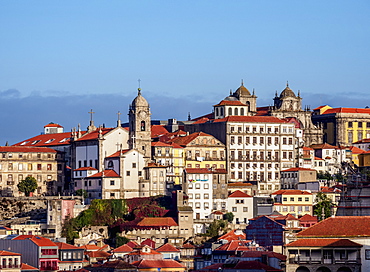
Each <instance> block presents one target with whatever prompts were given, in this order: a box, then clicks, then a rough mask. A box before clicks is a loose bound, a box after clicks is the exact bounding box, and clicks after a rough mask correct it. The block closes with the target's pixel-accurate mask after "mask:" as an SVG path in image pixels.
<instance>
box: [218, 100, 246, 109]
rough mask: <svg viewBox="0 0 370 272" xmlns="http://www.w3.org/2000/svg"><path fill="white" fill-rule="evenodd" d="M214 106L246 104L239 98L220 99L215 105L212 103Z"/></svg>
mask: <svg viewBox="0 0 370 272" xmlns="http://www.w3.org/2000/svg"><path fill="white" fill-rule="evenodd" d="M215 106H246V104H243V103H242V102H240V101H239V100H231V101H230V100H222V101H220V103H218V104H217V105H214V107H215Z"/></svg>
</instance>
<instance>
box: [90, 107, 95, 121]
mask: <svg viewBox="0 0 370 272" xmlns="http://www.w3.org/2000/svg"><path fill="white" fill-rule="evenodd" d="M88 113H90V122H93V114H94V113H95V112H94V111H93V110H92V109H91V110H90V111H89V112H88Z"/></svg>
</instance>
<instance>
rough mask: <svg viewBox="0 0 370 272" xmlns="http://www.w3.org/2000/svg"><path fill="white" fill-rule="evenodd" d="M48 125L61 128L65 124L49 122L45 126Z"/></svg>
mask: <svg viewBox="0 0 370 272" xmlns="http://www.w3.org/2000/svg"><path fill="white" fill-rule="evenodd" d="M46 127H59V128H62V127H63V126H61V125H59V124H55V123H49V124H47V125H45V126H44V128H46Z"/></svg>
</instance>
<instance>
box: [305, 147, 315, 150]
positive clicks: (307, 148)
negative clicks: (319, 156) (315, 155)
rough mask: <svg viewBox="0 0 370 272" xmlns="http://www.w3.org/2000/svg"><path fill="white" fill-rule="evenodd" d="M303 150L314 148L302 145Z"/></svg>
mask: <svg viewBox="0 0 370 272" xmlns="http://www.w3.org/2000/svg"><path fill="white" fill-rule="evenodd" d="M303 150H314V149H313V148H311V147H307V146H304V147H303Z"/></svg>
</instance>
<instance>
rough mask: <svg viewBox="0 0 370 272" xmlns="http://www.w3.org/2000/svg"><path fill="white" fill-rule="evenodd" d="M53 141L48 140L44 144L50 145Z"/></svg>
mask: <svg viewBox="0 0 370 272" xmlns="http://www.w3.org/2000/svg"><path fill="white" fill-rule="evenodd" d="M54 140H55V139H49V140H47V141H46V142H45V144H49V143H51V142H52V141H54Z"/></svg>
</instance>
